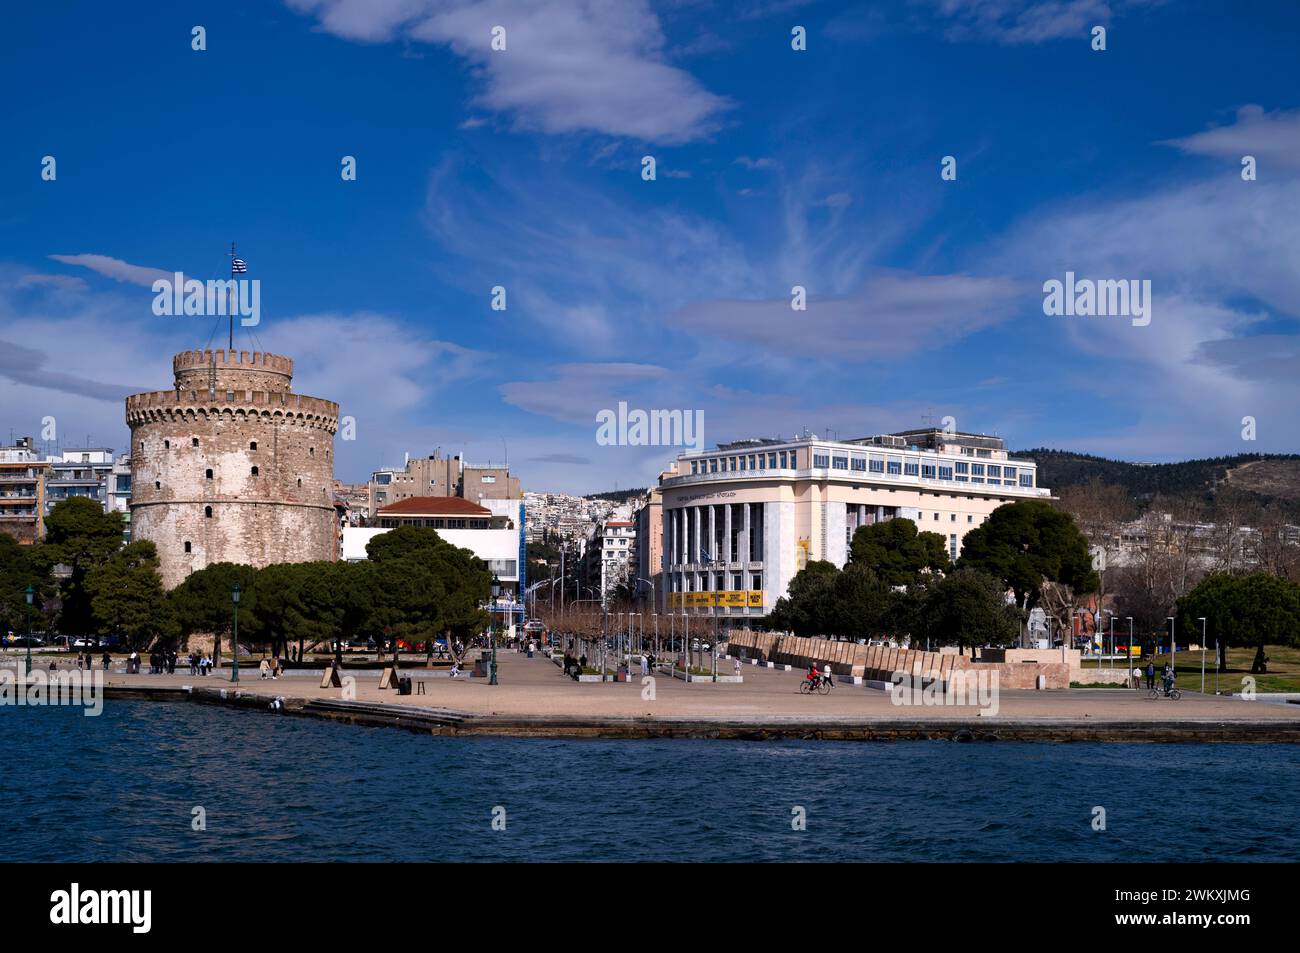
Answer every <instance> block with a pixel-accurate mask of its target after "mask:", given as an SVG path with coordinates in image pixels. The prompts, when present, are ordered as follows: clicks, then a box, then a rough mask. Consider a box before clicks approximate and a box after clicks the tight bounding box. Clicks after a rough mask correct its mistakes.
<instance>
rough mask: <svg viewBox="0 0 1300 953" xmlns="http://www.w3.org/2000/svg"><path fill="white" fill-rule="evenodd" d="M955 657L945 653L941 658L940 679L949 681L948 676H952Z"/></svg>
mask: <svg viewBox="0 0 1300 953" xmlns="http://www.w3.org/2000/svg"><path fill="white" fill-rule="evenodd" d="M954 657H955V656H952V655H950V654H948V653H947V652H944V653H943V654H942V655H940V656H939V678H940V679H942V680H943V681H945V682H946V681H948V676H949V675H950V674H952V660H953V658H954Z"/></svg>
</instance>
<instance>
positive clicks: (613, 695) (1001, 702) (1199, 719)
mask: <svg viewBox="0 0 1300 953" xmlns="http://www.w3.org/2000/svg"><path fill="white" fill-rule="evenodd" d="M498 661H499V682H500V684H498V685H495V686H494V685H489V684H488V681H487V679H485V678H470V677H466V676H463V675H462V676H461V677H459V678H457V679H454V680H453V679H451V678H449V677H448V676H447V673H446V671H445V670H440V669H432V670H429V669H425V668H422V667H421V668H411V669H403V670H402V671H403V674H410V675H411V676H412V677H413V680H414V682H415V683H416V685H419V684H421V683H422V684H423V685H424V694H417V693H414V692H413V693H412V694H411V695H406V696H402V695H399V694H398V693H397V692H396V691H394V690H383V691H381V690H380V689H379V679H380V672H379V671H377V670H366V671H359V672H357V671H353V672H348V671H345V672H344V674H345V675H348V674H351V675H353V676H355V678H356V683H355V689H356V695H355V701H356V702H357V703H360V704H368V705H375V704H382V705H390V706H410V707H412V708H414V709H421V708H424V709H449V710H451V711H454V712H457V713H462V714H464V715H465V716H468V717H470V718H477V719H491V720H493V721H498V720H500V719H511V718H514V719H524V720H527V721H529V722H531V723H535V724H537V723H545V722H548V721H550V722H554V723H560V722H564V721H566V720H573V719H579V720H583V721H586V722H589V723H595V722H599V721H601V720H605V719H608V720H611V721H618V720H627V719H637V720H650V719H658V720H663V721H665V722H671V721H682V720H686V721H691V720H702V721H710V720H716V721H725V722H728V723H732V724H751V725H755V726H763V725H773V726H784V727H790V726H798V725H800V724H808V725H814V724H828V723H838V724H887V723H904V722H907V723H915V722H918V721H925V722H935V723H944V722H948V723H956V722H973V721H975V720H976V719H978V722H979V723H980V724H987V725H989V726H990V727H992V726H995V725H998V726H1005V725H1010V724H1013V723H1020V724H1033V723H1041V724H1059V723H1061V722H1068V723H1073V724H1076V725H1086V724H1092V725H1101V724H1110V725H1115V726H1124V727H1125V728H1126V729H1127V728H1132V727H1139V728H1140V727H1141V726H1142V725H1152V726H1155V725H1165V726H1167V725H1168V724H1170V723H1188V724H1191V723H1200V724H1206V723H1215V724H1251V723H1271V724H1275V725H1277V727H1283V724H1282V723H1287V726H1288V727H1289V726H1290V725H1294V726H1295V727H1296V729H1297V730H1298V731H1300V705H1290V704H1278V703H1272V702H1262V701H1246V700H1243V699H1239V698H1232V697H1229V696H1214V695H1201V694H1199V693H1197V692H1195V691H1192V690H1191V689H1192V687H1193V686H1191V685H1189V684H1184V685H1182V686H1181V687H1182V688H1183V692H1184V694H1183V697H1182V699H1181V700H1179V701H1173V700H1170V699H1166V698H1160V699H1151V698H1149V697H1148V696H1147V693H1146V692H1145V691H1135V690H1131V689H1097V688H1087V689H1085V688H1076V689H1064V690H1057V691H1033V690H1002V691H1000V692H999V693H998V696H997V709H996V712H994V711H990V710H984V711H981V710H980V708H979V707H978V706H977V705H918V704H909V705H895V704H894V703H893V702H892V701H891V699H890V697H889V695H888V694H886V693H885V692H884V691H880V690H877V689H872V688H868V687H866V686H863V685H852V684H848V683H844V682H841V683H839V684H837V685H836V687H835V688H834V689H833V690H832V691H831V693H830V694H828V695H801V694H799V691H798V689H799V684H800V681H801V680H802V678H803V674H802V673H801V672H797V671H791V672H786V671H782V670H779V669H776V670H774V669H767V668H763V667H759V666H753V665H744V666H742V673H743V675H744V682H743V683H742V684H726V683H718V684H714V683H711V682H698V683H691V684H687V683H685V682H683V681H681V680H680V679H674V678H670V677H669V676H668V675H666V674H663V673H660V674H659V675H657V676H656V677H655V680H654V692H653V695H654V697H653V698H647V697H644V694H645V689H644V688H643V686H642V685H641V681H640V676H639V675H636V674H634V676H633V679H632V681H630V682H603V683H600V682H597V683H587V682H584V683H578V682H575V681H573V680H572V679H570V678H566V677H565V676H563V675H562V674H561V672H560V670H559V668H558V666H556V665H555V663H554V662H552V661H551V660H550V659H548V658H545V657H544V656H542V655H541V654H540V653H539V654H537V655H536V656H535V657H534V658H532V659H529V658H527V657H526V656H524V655H521V654H516V653H514V652H502V653H500V654H499V656H498ZM117 668H119V666H114V670H110V671H109V672H108V676H107V679H106V686H107V687H108V688H109V689H110V696H111V695H113V694H116V693H118V692H120V691H121V690H130V689H146V690H150V689H152V690H163V689H175V690H179V689H181V688H182V687H184V686H192V687H193V688H195V689H203V690H206V691H207V692H216V691H219V690H223V689H224V690H230V689H235V688H237V689H238V690H239V691H240V692H242V693H245V694H256V695H258V696H266V697H268V698H270V697H274V696H283V697H284V698H285V699H295V700H302V701H312V700H319V701H337V700H341V699H342V698H343V693H342V691H341V690H340V689H337V688H320V687H319V686H320V670H314V671H313V670H304V671H302V672H300V673H296V674H286V675H285V676H283V677H281V678H279V679H277V680H269V679H268V680H263V679H260V678H259V677H258V670H257V666H256V664H252V665H249V666H248V667H247V668H241V671H240V682H239V684H238V686H234V685H232V684H231V683H230V681H229V677H230V672H229V669H219V670H216V671H214V672H213V673H212V674H211V675H209V676H206V677H195V676H191V675H189V674H188V672H185V673H182V672H177V674H175V675H148V674H140V675H127V674H125V673H123V672H120V671H117V670H116V669H117ZM634 671H635V669H634ZM732 671H733V663H732V662H731V660H727V661H726V662H725V663H724V662H723V661H722V660H719V673H720V674H732ZM1225 686H1226V683H1225ZM1197 687H1199V686H1197ZM417 691H418V689H417Z"/></svg>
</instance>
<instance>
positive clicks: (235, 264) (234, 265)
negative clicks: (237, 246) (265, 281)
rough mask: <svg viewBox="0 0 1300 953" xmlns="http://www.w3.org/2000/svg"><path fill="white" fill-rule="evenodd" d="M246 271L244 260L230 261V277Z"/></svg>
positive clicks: (235, 259) (233, 259)
mask: <svg viewBox="0 0 1300 953" xmlns="http://www.w3.org/2000/svg"><path fill="white" fill-rule="evenodd" d="M246 271H248V266H247V265H245V264H244V259H242V258H232V259H230V273H231V274H232V275H239V274H243V273H244V272H246Z"/></svg>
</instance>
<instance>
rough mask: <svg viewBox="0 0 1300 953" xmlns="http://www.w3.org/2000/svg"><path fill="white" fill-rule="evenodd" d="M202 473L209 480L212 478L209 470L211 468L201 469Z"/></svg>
mask: <svg viewBox="0 0 1300 953" xmlns="http://www.w3.org/2000/svg"><path fill="white" fill-rule="evenodd" d="M203 475H204V476H205V477H207V478H208V479H209V480H211V479H212V471H211V470H204V471H203Z"/></svg>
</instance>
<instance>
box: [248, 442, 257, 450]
mask: <svg viewBox="0 0 1300 953" xmlns="http://www.w3.org/2000/svg"><path fill="white" fill-rule="evenodd" d="M248 449H249V450H256V449H257V441H256V440H253V441H250V442H249V444H248Z"/></svg>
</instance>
